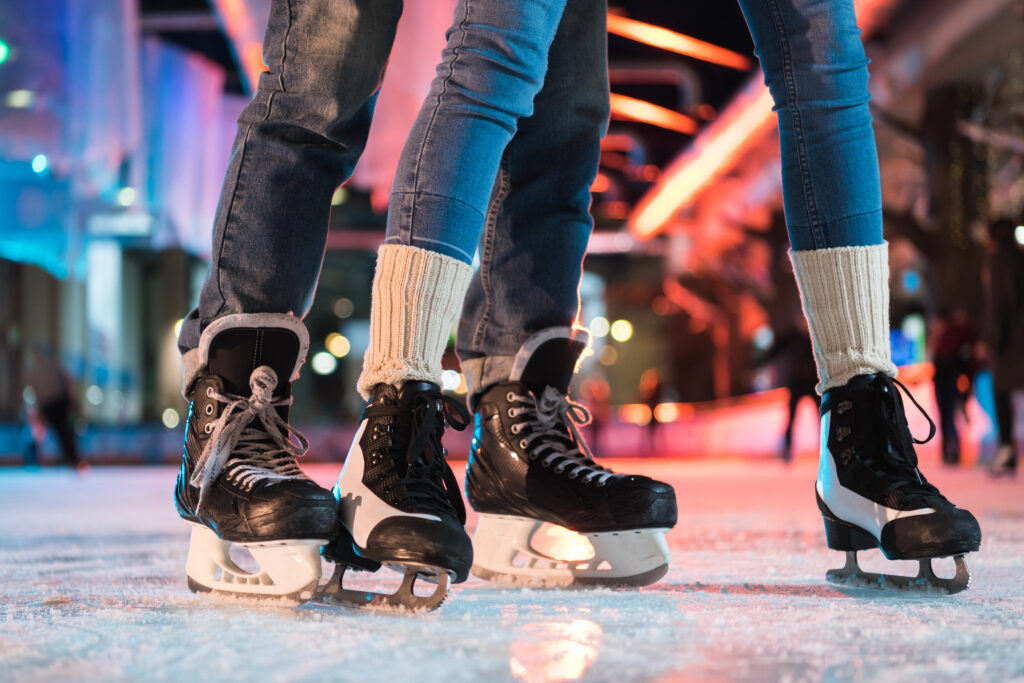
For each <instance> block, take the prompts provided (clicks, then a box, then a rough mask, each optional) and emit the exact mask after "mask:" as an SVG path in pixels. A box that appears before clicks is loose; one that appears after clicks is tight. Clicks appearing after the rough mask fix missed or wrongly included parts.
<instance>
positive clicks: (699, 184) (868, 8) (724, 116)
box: [608, 0, 895, 239]
mask: <svg viewBox="0 0 1024 683" xmlns="http://www.w3.org/2000/svg"><path fill="white" fill-rule="evenodd" d="M894 5H895V0H854V10H855V12H856V13H857V23H858V24H859V25H860V27H861V29H862V35H863V37H864V38H867V37H868V36H870V35H871V34H872V33H873V32H874V31H876V30H877V29H878V28H879V26H881V25H882V24H883V23H884V21H885V19H886V17H887V16H888V13H889V12H890V10H891V9H892V8H893V6H894ZM613 20H614V21H613ZM620 20H622V18H621V17H612V16H609V17H608V23H609V27H610V26H611V25H612V24H613V23H614V24H616V25H620V24H621V21H620ZM622 21H627V22H628V21H630V20H628V19H625V20H622ZM609 32H613V31H612V30H611V28H609ZM620 35H621V34H620ZM772 104H773V102H772V98H771V94H770V93H769V92H768V88H767V87H765V86H764V84H763V82H762V81H761V78H760V75H757V76H754V77H752V78H751V80H750V81H749V82H748V84H747V86H746V87H744V88H743V90H742V91H740V93H739V94H738V95H737V96H736V97H735V98H733V100H732V102H730V103H729V105H728V107H727V108H726V110H725V111H724V112H720V113H719V118H718V120H717V121H716V122H715V123H713V124H711V125H710V126H708V127H707V128H706V129H705V130H704V131H703V132H702V133H701V135H700V136H699V137H697V139H695V140H694V141H693V144H692V145H691V146H690V148H689V149H687V150H686V151H685V152H683V154H682V155H680V156H679V157H678V158H677V159H676V160H675V161H674V162H673V163H672V164H671V165H670V166H669V167H668V168H667V169H666V170H665V172H664V173H663V174H662V176H661V181H660V182H659V183H658V184H657V185H655V186H654V187H653V188H651V190H650V191H649V192H648V193H647V194H646V195H645V196H644V197H642V198H641V200H640V202H639V203H638V204H637V210H636V211H635V212H634V214H633V217H632V219H631V220H630V222H629V229H630V231H631V232H632V233H633V235H634V236H635V237H637V238H639V239H647V238H649V237H652V236H654V235H656V234H657V233H658V232H660V231H661V230H663V229H664V228H665V224H666V223H668V221H669V220H671V219H672V217H673V216H674V215H675V214H676V212H677V211H679V210H680V209H682V208H684V207H686V206H688V205H689V204H690V203H691V202H693V201H694V199H696V197H697V196H698V195H699V194H700V192H701V191H702V190H704V189H705V188H706V187H707V186H708V185H710V184H711V183H712V182H713V181H714V180H715V179H716V178H717V177H718V176H720V175H721V174H722V173H726V172H728V171H729V170H730V169H731V168H733V166H734V163H735V161H736V159H737V158H738V157H740V156H741V155H742V154H743V152H745V151H746V149H747V148H748V147H749V146H750V145H751V144H752V143H754V142H756V140H757V139H758V138H759V136H761V135H763V134H764V132H766V131H767V130H768V129H769V127H770V126H772V125H774V123H775V116H774V114H773V112H772Z"/></svg>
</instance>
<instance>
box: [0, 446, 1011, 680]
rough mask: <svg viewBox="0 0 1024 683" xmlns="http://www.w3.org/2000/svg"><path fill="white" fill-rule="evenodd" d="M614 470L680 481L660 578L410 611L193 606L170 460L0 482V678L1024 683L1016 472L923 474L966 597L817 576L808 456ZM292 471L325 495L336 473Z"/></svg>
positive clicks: (470, 589) (819, 549)
mask: <svg viewBox="0 0 1024 683" xmlns="http://www.w3.org/2000/svg"><path fill="white" fill-rule="evenodd" d="M609 464H611V465H612V466H615V467H617V468H619V469H620V470H632V471H637V472H642V473H645V474H649V475H651V476H655V477H658V478H661V479H664V480H666V481H669V482H670V483H672V484H673V485H674V486H675V487H676V491H677V493H678V497H679V504H680V521H679V525H678V526H677V527H676V528H675V530H673V532H672V533H671V535H670V537H669V543H670V546H671V548H672V551H673V564H672V568H671V570H670V571H669V573H668V575H667V576H666V577H665V579H663V580H662V581H661V582H660V583H658V584H656V585H654V586H650V587H648V588H644V589H641V590H638V591H626V590H623V591H613V590H590V591H539V590H508V589H501V588H497V587H494V586H492V585H489V584H487V583H484V582H482V581H480V580H478V579H475V578H471V579H470V581H469V582H468V583H466V584H462V585H459V586H456V587H455V589H454V590H453V592H452V594H451V595H450V596H449V599H448V601H447V602H446V603H445V604H444V605H443V606H442V607H441V609H440V610H439V611H437V612H434V613H432V614H428V615H416V616H401V615H394V614H371V613H365V612H358V611H352V610H346V609H342V608H330V607H322V606H315V605H307V606H304V607H301V608H297V609H281V608H258V607H256V608H254V607H249V606H243V605H225V604H222V603H210V602H208V601H206V600H204V599H202V598H200V597H197V596H194V595H192V594H191V593H190V592H189V591H188V590H187V588H186V586H185V576H184V565H185V552H186V547H187V542H188V527H187V526H186V525H185V524H184V523H182V522H181V521H180V520H179V519H178V517H177V515H176V513H175V511H174V507H173V503H172V501H171V490H172V487H173V485H174V478H175V474H176V471H175V470H174V469H171V468H134V469H128V468H125V469H121V468H94V469H93V470H92V472H91V473H89V474H88V475H87V476H86V477H84V478H82V477H79V476H77V475H75V474H72V473H70V472H67V471H61V470H53V469H47V470H37V471H26V470H17V469H3V470H0V593H2V601H0V680H4V681H29V680H57V679H64V680H100V679H102V680H166V679H170V680H189V681H210V680H238V679H245V680H268V681H276V680H298V679H302V680H351V681H368V680H380V681H403V682H405V681H445V682H451V681H480V680H489V681H501V680H514V679H520V680H527V681H558V680H576V679H580V680H591V681H625V680H636V681H675V680H743V681H747V680H749V681H760V680H785V681H803V680H810V681H817V680H826V681H847V680H864V681H897V680H899V681H910V680H914V681H919V680H929V681H937V680H956V681H965V680H967V681H1005V680H1014V679H1018V680H1024V480H1020V479H1018V480H1015V481H998V482H993V481H990V480H989V479H988V478H987V477H985V476H984V475H983V474H982V473H981V472H978V471H975V470H966V469H965V470H944V469H942V468H941V467H939V466H937V465H931V466H929V467H926V468H925V473H926V474H927V475H928V476H929V478H930V479H932V480H933V481H934V482H935V483H936V484H937V485H938V486H939V487H940V488H941V489H942V490H943V492H945V493H946V494H947V495H948V496H949V497H950V498H951V499H952V500H953V501H954V502H956V503H958V504H959V505H960V506H961V507H966V508H968V509H970V510H972V511H973V512H974V513H975V514H976V515H977V516H978V518H979V520H980V522H981V526H982V530H983V533H984V541H983V545H982V549H981V552H980V553H977V554H975V555H971V556H968V561H969V564H970V566H971V569H972V571H973V575H974V576H973V582H972V587H971V589H970V590H968V591H966V592H964V593H961V594H959V595H956V596H951V597H940V596H907V595H902V594H883V593H880V592H877V591H865V590H851V589H839V588H836V587H833V586H831V585H829V584H827V583H825V581H824V575H825V570H826V569H828V568H829V567H832V566H839V565H840V564H841V563H842V557H841V555H840V554H839V553H836V552H832V551H828V550H827V549H826V548H825V545H824V543H825V539H824V531H823V528H822V524H821V519H820V517H819V515H818V513H817V509H816V507H815V504H814V494H813V492H812V486H813V479H814V465H813V463H812V462H810V461H806V462H801V463H800V464H797V465H796V466H793V467H785V466H784V465H782V464H778V463H771V462H761V463H756V462H656V461H637V460H630V461H628V462H625V461H621V462H614V461H613V462H610V463H609ZM309 469H310V472H311V474H312V475H313V476H314V477H315V478H316V479H317V480H318V481H320V482H321V483H323V484H325V485H330V483H331V482H333V479H334V477H335V476H336V474H337V467H331V466H324V465H319V466H312V467H310V468H309ZM457 474H459V476H460V479H461V472H458V471H457ZM470 523H471V525H472V523H473V520H471V522H470ZM868 555H871V557H870V558H868ZM862 557H863V558H864V561H863V562H862V563H863V564H864V566H865V568H866V569H869V570H870V569H875V570H877V569H880V568H883V567H884V568H886V569H889V570H895V569H898V570H900V571H904V572H907V573H915V571H916V564H908V563H900V564H896V563H889V562H886V561H885V560H884V559H882V558H881V556H880V555H878V554H877V551H873V552H871V553H862ZM944 562H945V564H941V565H940V568H941V569H942V571H944V572H945V573H946V575H951V573H952V562H951V561H944ZM937 564H938V563H937ZM940 573H942V572H940ZM386 574H388V575H386ZM395 579H397V575H396V574H391V573H389V572H380V573H378V574H376V575H372V576H371V577H370V578H369V581H370V583H369V584H366V583H363V585H377V586H378V587H379V586H381V585H383V584H385V583H388V584H393V583H394V581H395Z"/></svg>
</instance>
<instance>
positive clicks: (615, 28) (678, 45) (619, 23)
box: [608, 14, 751, 71]
mask: <svg viewBox="0 0 1024 683" xmlns="http://www.w3.org/2000/svg"><path fill="white" fill-rule="evenodd" d="M608 33H612V34H614V35H617V36H622V37H623V38H629V39H630V40H635V41H637V42H639V43H643V44H644V45H650V46H652V47H657V48H661V49H663V50H669V51H670V52H676V53H678V54H681V55H686V56H687V57H693V58H694V59H700V60H702V61H705V62H711V63H712V64H719V65H721V66H727V67H729V68H730V69H736V70H738V71H747V70H749V69H750V67H751V61H750V58H749V57H745V56H744V55H741V54H740V53H738V52H733V51H732V50H726V49H725V48H724V47H718V46H717V45H712V44H711V43H706V42H704V41H703V40H697V39H696V38H691V37H690V36H687V35H683V34H682V33H676V32H675V31H670V30H668V29H667V28H662V27H660V26H654V25H653V24H645V23H644V22H642V21H636V20H635V19H627V18H626V17H620V16H618V15H615V14H609V15H608Z"/></svg>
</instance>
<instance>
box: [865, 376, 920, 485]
mask: <svg viewBox="0 0 1024 683" xmlns="http://www.w3.org/2000/svg"><path fill="white" fill-rule="evenodd" d="M880 381H881V383H882V386H881V387H880V388H879V392H880V393H881V394H882V395H883V397H884V398H883V399H882V401H881V405H882V408H881V411H880V413H879V414H878V415H879V416H878V418H876V419H878V420H879V421H880V422H881V424H880V425H878V427H880V429H876V430H868V431H867V434H869V435H870V434H871V433H872V432H874V434H875V438H880V439H881V442H882V443H880V444H878V445H876V446H875V447H874V448H871V449H869V451H868V452H876V453H880V454H881V455H880V457H878V458H872V459H870V461H869V462H868V464H869V465H872V466H874V467H875V468H876V469H878V470H880V471H881V472H882V473H884V474H885V475H886V476H887V478H888V479H889V480H890V482H891V485H890V490H891V491H895V490H897V489H901V488H904V487H907V486H910V487H911V489H910V490H916V491H917V492H918V493H923V494H925V495H932V494H938V489H936V488H935V487H934V486H932V485H931V484H929V483H928V482H926V481H925V480H924V478H923V477H922V476H921V473H920V472H919V471H918V469H917V453H916V451H915V450H914V444H923V443H927V442H928V441H930V440H931V438H932V437H933V436H935V423H934V422H933V421H932V419H931V417H929V416H928V413H927V412H926V411H925V409H924V408H922V407H921V404H920V403H918V402H917V400H916V399H915V398H914V396H913V394H911V393H910V390H909V389H907V387H906V385H904V384H903V383H902V382H900V381H899V380H898V379H895V378H891V377H887V376H884V375H883V376H882V377H881V380H880ZM897 387H898V388H899V389H900V390H902V392H903V393H904V394H906V395H907V398H909V399H910V401H911V403H913V404H914V406H915V407H916V408H917V409H918V411H920V413H921V414H922V415H924V417H925V419H926V420H928V426H929V430H928V436H926V437H925V438H923V439H917V438H915V437H914V436H913V435H912V434H911V433H910V427H909V425H908V424H907V420H906V417H905V411H904V407H903V400H902V398H901V397H900V394H899V391H898V390H897Z"/></svg>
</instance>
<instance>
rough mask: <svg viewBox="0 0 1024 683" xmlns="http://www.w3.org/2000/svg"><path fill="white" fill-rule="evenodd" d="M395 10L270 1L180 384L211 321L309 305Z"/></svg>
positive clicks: (342, 1) (373, 3)
mask: <svg viewBox="0 0 1024 683" xmlns="http://www.w3.org/2000/svg"><path fill="white" fill-rule="evenodd" d="M401 11H402V0H303V2H299V3H294V2H289V1H288V0H273V2H272V3H271V10H270V18H269V21H268V23H267V32H266V36H265V37H264V43H263V61H264V63H265V64H266V65H267V69H268V70H267V71H265V72H264V73H262V74H261V75H260V78H259V83H258V85H257V89H256V92H255V94H254V95H253V98H252V101H251V102H250V103H249V104H248V105H247V106H246V108H245V109H244V110H243V111H242V114H241V115H240V116H239V119H238V133H237V136H236V138H235V141H234V145H233V147H232V151H231V161H230V164H229V167H228V170H227V174H226V177H225V179H224V185H223V188H222V190H221V198H220V203H219V205H218V208H217V216H216V222H215V224H214V233H213V249H212V261H211V264H210V270H209V272H208V273H207V276H206V280H205V282H204V284H203V288H202V291H201V293H200V297H199V306H198V308H196V309H195V310H193V311H192V312H190V313H189V315H188V316H187V317H186V318H185V322H184V323H183V324H182V327H181V334H180V336H179V339H178V347H179V349H180V350H181V352H182V354H183V355H184V358H185V364H186V368H185V370H186V385H187V384H189V383H190V377H192V378H194V374H195V372H196V371H197V367H196V364H195V359H196V355H195V350H196V349H197V348H198V347H199V340H200V335H201V334H202V332H203V330H204V329H206V327H207V326H208V325H209V324H210V323H211V322H212V321H214V320H216V319H217V318H219V317H222V316H226V315H233V314H239V313H246V314H252V313H290V314H293V315H295V316H297V317H299V318H301V317H304V316H305V314H306V312H308V310H309V307H310V305H311V304H312V300H313V293H314V291H315V289H316V283H317V279H318V277H319V274H320V266H321V264H322V261H323V254H324V246H325V244H326V239H327V228H328V221H329V216H330V208H331V195H332V193H333V192H334V190H335V188H337V186H338V185H340V184H341V183H342V182H344V181H345V180H346V179H347V178H348V177H349V176H350V175H351V173H352V170H353V169H354V168H355V165H356V162H357V161H358V159H359V156H360V154H362V151H363V147H364V145H365V143H366V136H367V134H368V132H369V128H370V120H371V117H372V115H373V105H374V102H375V100H376V94H377V90H378V88H379V87H380V82H381V79H382V78H383V74H384V68H385V66H386V64H387V59H388V55H389V54H390V52H391V45H392V43H393V41H394V36H395V29H396V27H397V24H398V18H399V16H400V15H401ZM190 352H191V353H190Z"/></svg>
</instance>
